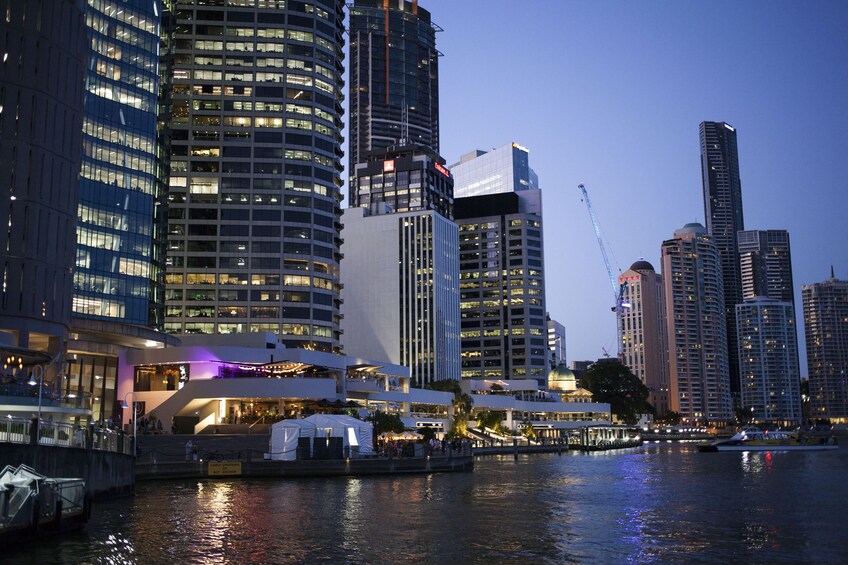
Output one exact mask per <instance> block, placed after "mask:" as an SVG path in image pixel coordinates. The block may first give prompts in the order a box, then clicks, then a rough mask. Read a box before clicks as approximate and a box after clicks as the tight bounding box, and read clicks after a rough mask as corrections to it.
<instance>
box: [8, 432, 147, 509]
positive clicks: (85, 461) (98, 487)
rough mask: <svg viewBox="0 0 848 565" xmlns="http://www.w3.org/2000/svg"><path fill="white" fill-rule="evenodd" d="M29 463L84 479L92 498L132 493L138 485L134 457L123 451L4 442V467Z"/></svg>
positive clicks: (47, 471)
mask: <svg viewBox="0 0 848 565" xmlns="http://www.w3.org/2000/svg"><path fill="white" fill-rule="evenodd" d="M21 464H24V465H27V466H29V467H32V468H33V469H35V470H36V471H37V472H39V473H41V474H43V475H47V476H48V477H56V478H60V477H61V478H83V479H85V484H86V487H87V488H88V492H89V494H90V495H91V497H92V498H94V499H95V500H97V499H98V498H101V499H102V498H106V497H108V496H113V495H122V494H130V493H131V492H132V490H133V486H134V485H135V469H134V462H133V458H132V457H131V456H130V455H124V454H122V453H112V452H110V451H98V450H95V449H82V448H79V447H53V446H48V445H38V446H35V445H25V444H16V443H1V444H0V469H2V468H3V467H5V466H6V465H13V466H15V467H17V466H18V465H21Z"/></svg>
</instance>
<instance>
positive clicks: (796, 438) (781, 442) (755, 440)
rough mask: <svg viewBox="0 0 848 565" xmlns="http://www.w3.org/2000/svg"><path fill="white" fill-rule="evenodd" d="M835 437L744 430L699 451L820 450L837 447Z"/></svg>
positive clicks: (705, 445)
mask: <svg viewBox="0 0 848 565" xmlns="http://www.w3.org/2000/svg"><path fill="white" fill-rule="evenodd" d="M838 447H839V446H838V445H836V444H835V443H834V442H833V438H823V437H812V436H808V435H803V434H798V433H796V432H782V431H774V432H769V431H768V430H765V431H762V430H742V431H741V432H739V433H737V434H736V435H734V436H733V437H731V438H729V439H720V440H717V441H713V442H710V443H704V444H701V445H699V446H698V451H701V452H711V451H818V450H825V449H837V448H838Z"/></svg>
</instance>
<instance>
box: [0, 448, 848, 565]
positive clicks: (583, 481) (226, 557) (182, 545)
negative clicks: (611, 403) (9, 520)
mask: <svg viewBox="0 0 848 565" xmlns="http://www.w3.org/2000/svg"><path fill="white" fill-rule="evenodd" d="M846 494H848V449H839V450H836V451H829V452H806V453H698V452H697V451H696V449H695V447H694V445H692V444H648V445H645V446H643V447H641V448H636V449H628V450H623V451H614V452H606V453H595V454H581V453H564V454H562V455H556V454H544V455H528V456H520V457H519V459H518V460H517V461H516V460H514V459H513V457H511V456H509V457H480V458H478V459H477V461H476V467H475V470H474V472H473V473H460V474H441V475H412V476H395V477H369V478H331V479H287V480H267V479H266V480H259V479H256V480H237V481H233V480H218V481H170V482H142V483H139V484H138V485H137V487H136V495H135V497H133V498H123V499H117V500H113V501H109V502H105V503H98V504H95V506H94V515H93V516H92V521H91V522H90V523H89V524H88V526H87V527H86V529H85V531H83V532H80V533H77V534H72V535H69V536H66V537H63V538H57V539H53V540H47V541H42V542H39V543H38V544H36V545H30V546H26V547H24V548H19V549H17V550H16V551H15V552H13V553H11V554H9V553H5V554H3V555H0V562H4V563H14V564H18V563H37V564H47V563H68V564H71V563H74V564H76V563H139V564H146V563H154V564H155V563H180V564H181V565H187V564H194V563H198V564H199V563H233V564H242V563H333V564H335V563H352V564H365V563H428V564H429V563H450V564H452V565H460V564H464V563H486V564H487V565H491V564H494V563H769V564H773V563H816V564H818V563H848V525H846V498H848V497H846Z"/></svg>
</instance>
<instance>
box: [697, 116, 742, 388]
mask: <svg viewBox="0 0 848 565" xmlns="http://www.w3.org/2000/svg"><path fill="white" fill-rule="evenodd" d="M700 140H701V181H702V184H703V194H704V217H705V218H706V220H707V233H709V234H710V235H711V236H712V237H713V239H714V241H715V245H716V248H717V249H718V252H719V255H720V256H721V272H722V280H723V281H724V305H725V319H726V323H727V330H726V333H727V342H728V352H729V354H730V390H731V391H732V393H733V394H734V396H738V394H739V391H740V381H739V362H738V359H737V357H736V354H737V352H738V351H737V345H736V305H737V304H739V303H741V302H742V285H741V283H740V279H741V275H740V271H739V253H738V249H737V233H739V232H740V231H741V230H744V229H745V221H744V217H743V214H742V181H741V180H740V178H739V151H738V147H737V144H736V130H735V129H734V128H733V127H732V126H730V125H729V124H726V123H724V122H701V125H700Z"/></svg>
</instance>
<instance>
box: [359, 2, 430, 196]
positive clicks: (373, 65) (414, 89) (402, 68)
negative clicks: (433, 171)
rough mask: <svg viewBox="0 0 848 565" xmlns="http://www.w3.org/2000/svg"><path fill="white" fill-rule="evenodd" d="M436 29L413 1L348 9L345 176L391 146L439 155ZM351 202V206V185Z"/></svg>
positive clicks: (361, 3) (380, 3) (369, 3)
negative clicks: (419, 148)
mask: <svg viewBox="0 0 848 565" xmlns="http://www.w3.org/2000/svg"><path fill="white" fill-rule="evenodd" d="M437 31H440V28H439V27H438V26H437V25H435V24H434V23H433V22H432V21H431V19H430V12H428V11H427V10H425V9H423V8H421V7H419V6H418V1H417V0H412V1H405V0H391V1H389V0H355V1H354V3H353V5H352V6H351V8H350V77H349V78H350V80H349V84H350V90H349V93H350V96H349V99H350V154H349V155H348V157H349V166H348V175H349V176H350V177H351V178H352V177H354V175H355V170H356V165H357V164H358V163H364V162H366V161H367V160H368V153H369V152H374V151H382V150H384V149H387V148H388V147H391V146H394V145H406V144H407V143H411V144H414V145H423V146H424V147H427V148H429V149H431V150H432V151H433V152H434V153H438V152H439V67H438V64H439V52H438V51H437V50H436V32H437ZM350 189H351V196H350V201H351V202H353V201H354V197H353V190H354V185H353V184H352V183H351V186H350Z"/></svg>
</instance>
